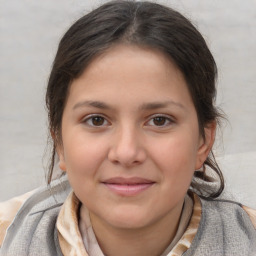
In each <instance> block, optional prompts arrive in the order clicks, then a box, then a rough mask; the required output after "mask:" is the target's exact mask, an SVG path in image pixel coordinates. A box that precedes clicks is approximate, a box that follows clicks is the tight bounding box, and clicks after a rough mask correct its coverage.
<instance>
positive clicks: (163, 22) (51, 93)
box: [46, 0, 224, 198]
mask: <svg viewBox="0 0 256 256" xmlns="http://www.w3.org/2000/svg"><path fill="white" fill-rule="evenodd" d="M118 43H126V44H133V45H139V46H146V47H149V48H152V49H158V50H160V51H162V52H163V53H164V54H165V55H166V56H168V57H169V58H170V59H171V60H172V61H173V62H174V63H175V64H176V65H177V67H178V68H179V69H180V71H181V72H182V73H183V75H184V77H185V79H186V82H187V86H188V89H189V91H190V94H191V97H192V100H193V103H194V105H195V109H196V112H197V116H198V123H199V129H200V133H201V135H202V136H203V137H204V136H205V134H204V127H205V126H206V125H207V124H209V123H210V122H212V121H218V119H219V117H220V116H221V115H220V114H219V112H218V110H217V108H216V107H215V106H214V103H215V97H216V87H215V82H216V77H217V67H216V64H215V61H214V58H213V56H212V54H211V52H210V51H209V49H208V47H207V44H206V42H205V40H204V38H203V37H202V35H201V34H200V33H199V32H198V30H197V29H196V28H195V27H194V26H193V25H192V24H191V22H190V21H189V20H188V19H186V18H185V17H184V16H182V15H181V14H180V13H179V12H177V11H175V10H173V9H171V8H169V7H166V6H163V5H160V4H157V3H152V2H147V1H145V2H137V1H129V0H128V1H126V0H124V1H122V0H117V1H111V2H108V3H105V4H104V5H102V6H100V7H99V8H97V9H95V10H93V11H92V12H90V13H88V14H86V15H85V16H83V17H82V18H80V19H79V20H78V21H76V22H75V23H74V24H73V25H72V26H71V27H70V28H69V30H68V31H67V32H66V33H65V35H64V36H63V38H62V39H61V41H60V43H59V47H58V51H57V54H56V57H55V60H54V62H53V67H52V71H51V74H50V77H49V82H48V87H47V92H46V105H47V109H48V118H49V130H50V131H51V133H52V134H53V135H54V138H55V139H54V144H53V148H52V158H51V164H50V168H49V173H48V183H50V181H51V179H52V172H53V168H54V162H55V147H56V144H57V143H61V121H62V115H63V110H64V107H65V102H66V100H67V97H68V89H69V86H70V84H71V83H72V81H73V79H76V78H78V77H79V76H80V75H81V74H82V72H83V71H84V69H85V68H86V66H87V65H88V64H89V63H90V62H91V61H92V60H93V59H94V58H95V57H96V56H98V55H100V54H101V53H103V52H104V51H106V50H107V49H109V48H110V47H111V46H113V45H114V44H118ZM206 166H208V167H210V169H211V170H213V171H214V172H215V173H216V174H217V176H218V178H219V186H218V187H217V188H216V189H214V190H213V189H208V190H207V189H206V190H204V189H202V186H201V184H200V182H197V181H196V179H197V180H198V179H199V181H202V180H205V181H206V182H207V181H208V180H209V179H210V176H209V175H208V174H207V171H208V168H207V170H206ZM194 176H195V178H196V179H193V181H192V183H191V188H192V189H194V190H196V191H197V192H198V193H199V194H201V195H204V196H207V197H212V198H215V197H217V196H219V195H220V194H221V192H222V191H223V189H224V179H223V175H222V173H221V170H220V168H219V167H218V165H217V163H216V161H215V159H214V155H213V153H212V152H211V153H210V155H209V156H208V158H207V159H206V161H205V163H204V165H203V171H196V172H195V175H194Z"/></svg>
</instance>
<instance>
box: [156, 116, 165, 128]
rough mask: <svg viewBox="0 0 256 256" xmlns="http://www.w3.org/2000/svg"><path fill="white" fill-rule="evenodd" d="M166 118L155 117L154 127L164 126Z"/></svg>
mask: <svg viewBox="0 0 256 256" xmlns="http://www.w3.org/2000/svg"><path fill="white" fill-rule="evenodd" d="M166 121H167V118H166V117H164V116H157V117H154V118H153V122H154V125H156V126H163V125H165V124H166Z"/></svg>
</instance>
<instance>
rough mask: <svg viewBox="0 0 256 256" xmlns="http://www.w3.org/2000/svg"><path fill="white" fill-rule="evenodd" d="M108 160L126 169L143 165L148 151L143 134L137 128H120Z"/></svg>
mask: <svg viewBox="0 0 256 256" xmlns="http://www.w3.org/2000/svg"><path fill="white" fill-rule="evenodd" d="M108 159H109V160H110V161H111V162H112V163H114V164H119V165H121V166H124V167H132V166H135V165H139V164H142V163H143V162H144V161H145V159H146V150H145V148H144V145H143V139H142V136H141V134H140V133H139V132H138V131H136V129H135V128H132V127H130V128H129V127H125V128H120V129H118V130H117V131H116V132H115V135H114V138H113V140H112V142H111V147H110V150H109V154H108Z"/></svg>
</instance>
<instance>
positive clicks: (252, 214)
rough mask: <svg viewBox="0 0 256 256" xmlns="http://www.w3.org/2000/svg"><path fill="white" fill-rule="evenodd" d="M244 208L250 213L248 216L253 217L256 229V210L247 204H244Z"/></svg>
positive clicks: (252, 220)
mask: <svg viewBox="0 0 256 256" xmlns="http://www.w3.org/2000/svg"><path fill="white" fill-rule="evenodd" d="M242 208H243V209H244V210H245V212H246V213H247V214H248V216H249V217H250V219H251V222H252V224H253V226H254V228H255V229H256V210H255V209H252V208H250V207H247V206H245V205H243V206H242Z"/></svg>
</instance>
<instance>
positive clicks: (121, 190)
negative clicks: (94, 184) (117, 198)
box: [103, 177, 155, 196]
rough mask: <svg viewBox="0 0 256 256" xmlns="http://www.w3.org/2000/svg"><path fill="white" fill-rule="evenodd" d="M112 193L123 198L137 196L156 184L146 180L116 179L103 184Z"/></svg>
mask: <svg viewBox="0 0 256 256" xmlns="http://www.w3.org/2000/svg"><path fill="white" fill-rule="evenodd" d="M103 184H104V185H106V186H107V188H109V189H110V190H111V191H112V192H114V193H116V194H118V195H121V196H135V195H137V194H139V193H141V192H142V191H144V190H146V189H148V188H150V187H151V186H152V185H153V184H155V182H153V181H151V180H147V179H144V178H138V177H133V178H122V177H116V178H111V179H107V180H105V181H104V182H103Z"/></svg>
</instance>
